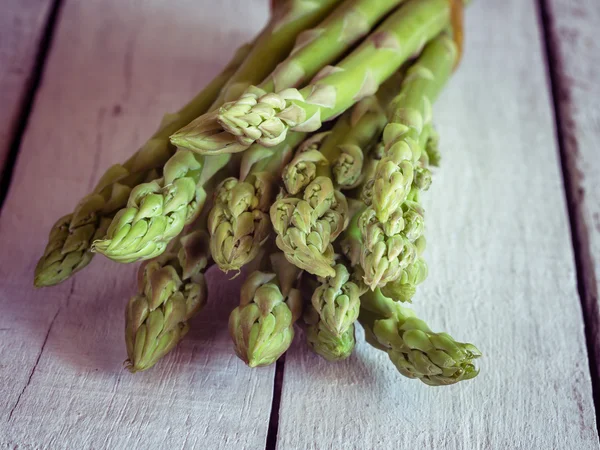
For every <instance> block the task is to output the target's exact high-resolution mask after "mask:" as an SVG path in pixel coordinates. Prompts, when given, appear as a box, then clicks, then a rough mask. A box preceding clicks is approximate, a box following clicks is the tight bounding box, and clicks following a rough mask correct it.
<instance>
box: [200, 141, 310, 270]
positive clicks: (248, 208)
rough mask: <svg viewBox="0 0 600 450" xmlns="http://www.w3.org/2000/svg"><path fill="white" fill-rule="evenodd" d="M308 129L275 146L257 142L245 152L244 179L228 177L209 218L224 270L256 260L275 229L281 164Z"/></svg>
mask: <svg viewBox="0 0 600 450" xmlns="http://www.w3.org/2000/svg"><path fill="white" fill-rule="evenodd" d="M304 136H305V135H304V133H290V134H289V135H288V138H287V139H286V140H285V141H284V142H282V143H281V144H279V145H278V146H276V147H273V148H265V147H262V146H260V145H255V146H253V147H252V148H250V149H249V150H248V151H247V152H245V153H244V158H243V160H242V168H241V172H242V173H243V175H242V176H241V177H240V179H241V180H244V181H240V180H238V179H237V178H235V177H232V178H227V179H226V180H224V181H223V182H222V183H221V184H220V186H219V188H218V189H217V194H216V201H215V205H214V207H213V208H212V210H211V212H210V216H209V220H208V223H209V225H208V229H209V232H210V235H211V236H210V248H211V252H212V255H213V258H214V259H215V262H216V263H217V265H218V266H219V268H220V269H221V270H223V271H224V272H227V271H229V270H239V269H240V268H241V267H242V266H244V265H245V264H247V263H248V262H250V261H251V260H253V259H254V258H255V257H256V255H257V254H258V251H259V249H260V248H261V246H262V244H263V243H264V242H265V240H266V239H267V237H268V236H269V234H270V232H271V222H270V219H269V216H268V211H269V207H270V206H271V204H272V203H273V199H274V197H275V195H274V194H275V188H276V185H277V183H276V182H277V179H278V178H279V174H280V173H281V167H282V165H283V164H285V162H286V161H287V160H289V157H290V155H291V152H292V151H293V149H294V147H295V146H296V145H298V144H299V143H300V142H301V141H302V139H303V138H304Z"/></svg>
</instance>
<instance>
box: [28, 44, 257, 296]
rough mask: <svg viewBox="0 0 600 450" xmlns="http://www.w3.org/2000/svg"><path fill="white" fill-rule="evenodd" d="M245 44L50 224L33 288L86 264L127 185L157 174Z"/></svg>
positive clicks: (122, 202)
mask: <svg viewBox="0 0 600 450" xmlns="http://www.w3.org/2000/svg"><path fill="white" fill-rule="evenodd" d="M250 49H251V44H246V45H244V46H242V47H240V48H239V49H238V50H237V52H236V53H235V55H234V57H233V59H232V61H231V62H230V63H229V64H228V65H227V67H226V68H225V69H224V70H223V71H222V72H221V74H219V75H217V77H216V78H215V79H214V80H213V81H212V82H211V83H209V84H208V86H206V88H204V90H202V91H201V92H200V93H199V94H197V95H196V97H195V98H194V99H192V100H191V101H190V102H189V103H188V104H187V105H185V106H184V107H183V108H182V109H181V110H180V111H179V112H177V113H175V114H167V115H166V116H165V118H164V119H163V121H162V123H161V126H160V127H159V129H158V131H157V132H156V133H155V134H154V135H153V136H152V137H151V138H150V139H149V140H148V141H147V142H146V143H145V144H144V145H143V146H142V147H141V148H140V149H139V150H138V151H137V152H136V153H135V154H134V155H133V156H132V157H131V158H129V160H127V162H125V163H123V164H115V165H114V166H112V167H110V168H109V169H108V170H107V171H106V173H105V174H104V175H103V176H102V178H101V179H100V181H99V182H98V184H97V186H96V188H95V189H94V191H93V193H92V194H90V195H88V196H86V197H84V198H83V199H82V200H81V201H80V202H79V204H78V205H77V206H76V207H75V210H74V211H73V213H72V214H69V215H66V216H64V217H61V218H60V219H59V220H58V221H57V222H56V223H55V224H54V226H53V227H52V229H51V231H50V236H49V239H48V244H47V246H46V249H45V250H44V254H43V256H42V257H41V258H40V260H39V262H38V264H37V267H36V269H35V277H34V285H35V286H36V287H43V286H52V285H55V284H58V283H60V282H62V281H64V280H66V279H67V278H69V277H70V276H71V275H72V274H74V273H75V272H77V271H79V270H81V269H83V268H84V267H85V266H87V265H88V264H89V262H90V261H91V259H92V257H93V253H92V252H91V251H90V248H91V244H92V242H93V241H94V240H96V239H99V238H101V237H102V236H104V234H105V232H106V230H107V229H108V226H109V224H110V221H111V220H112V218H113V217H114V215H115V213H116V211H118V210H119V209H120V208H122V207H124V206H125V205H126V204H127V199H128V198H129V194H130V192H131V189H132V188H133V187H134V186H136V185H137V184H139V183H141V182H144V181H149V180H151V179H154V178H157V173H156V170H157V169H160V168H162V166H163V165H164V164H165V162H166V161H167V160H168V159H169V157H170V156H171V155H172V154H173V151H174V147H172V146H171V144H170V142H169V136H170V135H171V134H172V133H173V132H174V131H176V130H178V129H179V128H181V127H182V126H183V125H185V124H187V123H189V122H190V121H191V120H192V119H194V118H195V117H198V116H199V115H201V114H203V113H205V112H206V111H207V110H208V108H209V107H210V105H211V104H212V103H213V102H214V101H215V99H216V98H217V96H218V95H219V91H220V90H221V88H222V87H223V86H224V85H225V83H226V82H227V80H229V78H230V77H231V76H232V75H233V74H234V73H235V71H236V70H237V68H238V67H239V66H240V64H241V63H242V61H243V60H244V58H246V55H247V54H248V53H249V52H250Z"/></svg>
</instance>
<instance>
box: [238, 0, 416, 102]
mask: <svg viewBox="0 0 600 450" xmlns="http://www.w3.org/2000/svg"><path fill="white" fill-rule="evenodd" d="M404 1H405V0H346V1H344V2H343V3H342V4H341V5H339V6H338V7H337V8H336V9H335V10H334V11H333V13H331V14H330V15H329V16H328V17H327V18H326V19H325V20H324V21H323V22H321V23H320V24H318V25H317V26H316V27H315V28H313V29H310V30H306V31H303V32H302V33H300V35H299V36H298V38H297V40H296V45H295V46H294V49H293V50H292V52H291V54H290V55H289V56H288V57H287V58H286V59H285V60H284V61H283V62H281V63H280V64H279V65H278V66H277V68H276V69H275V70H274V71H273V72H272V73H271V74H270V75H269V76H268V77H267V78H266V79H265V80H264V81H263V82H262V83H261V84H260V85H259V87H260V88H261V89H263V90H265V91H267V92H278V91H280V90H282V89H287V88H289V87H300V86H302V85H303V84H304V83H305V82H307V81H308V80H310V79H311V78H313V77H314V76H315V75H316V74H317V73H318V72H319V71H320V70H321V69H322V68H323V67H324V66H326V65H328V64H331V63H334V62H335V61H337V60H338V59H339V58H340V57H341V56H342V55H343V54H344V53H345V52H346V51H347V50H348V49H349V48H351V47H352V46H353V45H354V44H355V43H356V42H358V41H359V40H360V39H362V38H364V37H365V36H366V35H367V34H368V33H369V31H371V29H372V28H373V27H374V26H375V25H376V24H377V22H379V21H380V20H381V19H382V18H383V17H385V16H386V15H387V14H388V13H389V12H390V11H392V10H393V9H394V8H396V7H397V6H398V5H399V4H400V3H403V2H404ZM230 100H234V99H233V98H232V99H230Z"/></svg>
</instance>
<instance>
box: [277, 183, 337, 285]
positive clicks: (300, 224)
mask: <svg viewBox="0 0 600 450" xmlns="http://www.w3.org/2000/svg"><path fill="white" fill-rule="evenodd" d="M270 214H271V223H272V224H273V228H274V229H275V232H276V233H277V238H276V241H275V242H276V244H277V247H279V249H280V250H282V251H283V252H284V255H285V257H286V258H287V260H288V261H289V262H290V263H292V264H294V265H296V266H297V267H299V268H301V269H303V270H306V271H307V272H309V273H312V274H314V275H317V276H320V277H329V276H334V275H335V270H334V269H333V268H332V265H333V260H334V251H333V245H332V242H333V241H334V240H335V238H337V237H338V236H339V235H340V233H341V232H342V231H343V230H344V228H346V226H347V223H348V204H347V202H346V198H345V197H344V195H343V194H342V193H341V192H340V191H337V190H335V189H334V188H333V182H332V181H331V178H329V177H326V176H319V177H317V178H315V180H314V181H313V182H312V183H310V184H309V185H308V186H307V187H306V189H305V190H304V192H303V194H302V197H301V198H299V197H284V198H280V199H278V200H276V201H275V203H273V205H272V206H271V210H270Z"/></svg>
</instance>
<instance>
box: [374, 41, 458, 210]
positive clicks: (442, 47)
mask: <svg viewBox="0 0 600 450" xmlns="http://www.w3.org/2000/svg"><path fill="white" fill-rule="evenodd" d="M457 56H458V52H457V49H456V45H455V44H454V42H453V41H452V39H451V38H450V37H449V36H447V35H445V34H442V35H440V36H439V37H438V38H436V39H435V40H433V41H432V42H431V43H430V44H428V45H427V47H426V48H425V49H424V50H423V53H422V55H421V56H420V57H419V59H418V60H417V62H416V63H415V65H413V66H412V67H411V68H410V69H409V70H408V73H407V76H406V79H405V81H404V83H403V85H402V89H401V91H400V94H399V95H398V96H397V97H396V98H395V99H394V100H393V101H392V103H391V105H390V109H389V111H390V112H389V119H390V123H389V124H388V125H387V126H386V128H385V130H384V134H383V141H384V144H385V147H386V155H385V156H384V158H383V159H382V160H381V162H380V163H379V166H378V168H377V173H376V177H375V183H374V185H373V187H372V189H373V207H374V209H375V211H376V213H377V217H378V218H379V220H380V221H381V222H386V221H387V220H388V218H389V217H390V215H391V214H392V213H393V212H394V211H395V210H396V209H397V208H398V207H399V206H400V204H402V202H403V201H404V200H405V199H406V197H407V196H408V194H409V192H410V189H411V185H412V183H413V179H414V166H415V164H414V163H415V162H416V161H418V160H419V159H420V157H421V154H422V146H421V145H419V140H420V139H421V134H422V133H423V130H425V129H426V127H427V125H430V124H431V105H432V104H433V102H434V101H435V99H436V98H437V96H438V95H439V93H440V91H441V89H442V87H443V86H444V84H445V83H446V82H447V81H448V79H449V78H450V75H451V73H452V68H453V67H454V64H455V62H456V58H457ZM429 131H431V129H429Z"/></svg>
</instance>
